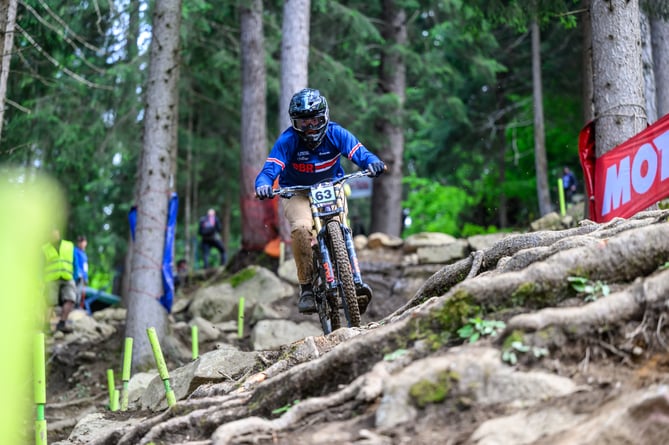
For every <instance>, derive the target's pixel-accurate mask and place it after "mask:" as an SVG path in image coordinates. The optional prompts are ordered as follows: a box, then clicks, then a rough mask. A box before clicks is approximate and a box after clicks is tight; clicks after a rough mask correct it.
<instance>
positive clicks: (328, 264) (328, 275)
mask: <svg viewBox="0 0 669 445" xmlns="http://www.w3.org/2000/svg"><path fill="white" fill-rule="evenodd" d="M318 247H319V248H320V250H321V259H322V260H323V264H321V266H323V269H325V281H326V283H327V287H328V288H330V289H331V288H333V287H336V283H335V278H334V271H333V270H332V259H330V252H328V248H327V246H326V245H325V239H324V237H320V238H319V239H318Z"/></svg>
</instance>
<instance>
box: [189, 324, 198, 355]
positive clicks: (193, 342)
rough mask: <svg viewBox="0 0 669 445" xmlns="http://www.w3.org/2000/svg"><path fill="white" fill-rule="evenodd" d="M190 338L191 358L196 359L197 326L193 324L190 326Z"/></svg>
mask: <svg viewBox="0 0 669 445" xmlns="http://www.w3.org/2000/svg"><path fill="white" fill-rule="evenodd" d="M190 340H191V349H192V352H193V360H197V358H198V357H199V356H200V351H199V343H198V340H197V326H196V325H193V326H191V327H190Z"/></svg>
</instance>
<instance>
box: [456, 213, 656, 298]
mask: <svg viewBox="0 0 669 445" xmlns="http://www.w3.org/2000/svg"><path fill="white" fill-rule="evenodd" d="M666 261H669V224H655V225H651V226H647V227H642V228H640V229H636V230H633V231H630V232H623V233H620V234H619V235H617V236H616V237H614V238H610V239H606V240H600V241H599V242H598V243H597V244H594V245H589V246H585V247H581V248H575V249H570V250H566V251H562V252H558V253H556V254H554V255H552V256H551V257H549V258H548V259H546V260H545V261H542V262H540V263H536V264H532V265H531V266H529V267H527V268H525V269H523V270H521V271H517V272H506V273H503V274H493V275H485V276H484V275H481V276H478V277H476V278H475V279H471V280H467V281H463V282H462V283H459V284H458V285H457V286H454V287H453V288H452V289H451V290H450V291H449V292H448V294H447V296H449V297H450V296H452V295H454V294H455V293H458V294H459V295H467V296H470V297H471V298H473V299H474V301H475V302H477V303H480V304H483V305H490V306H500V305H508V304H510V302H513V304H515V305H529V306H531V307H539V308H541V307H542V305H543V306H546V305H548V304H550V303H557V302H559V301H560V300H562V299H564V298H566V297H569V296H572V295H574V291H573V290H572V289H571V286H570V284H569V282H568V280H567V278H568V277H570V276H575V275H576V276H585V277H589V278H590V279H591V280H602V281H608V282H628V281H630V280H632V279H634V278H636V277H640V276H646V275H648V274H649V273H652V272H653V271H655V270H656V269H657V268H658V267H659V266H660V265H662V264H663V263H664V262H666ZM547 303H548V304H547Z"/></svg>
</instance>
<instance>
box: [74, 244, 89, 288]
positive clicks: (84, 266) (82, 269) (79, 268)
mask: <svg viewBox="0 0 669 445" xmlns="http://www.w3.org/2000/svg"><path fill="white" fill-rule="evenodd" d="M81 279H83V280H84V282H85V283H88V255H86V252H84V251H83V250H81V249H80V248H79V247H75V248H74V281H77V282H78V281H79V280H81Z"/></svg>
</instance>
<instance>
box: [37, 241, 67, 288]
mask: <svg viewBox="0 0 669 445" xmlns="http://www.w3.org/2000/svg"><path fill="white" fill-rule="evenodd" d="M42 251H44V256H45V257H46V266H45V268H44V280H45V281H56V280H71V279H73V277H74V264H72V262H73V261H74V244H72V242H70V241H65V240H63V241H61V242H60V252H59V251H57V250H56V248H55V247H53V244H51V243H47V244H45V245H43V246H42Z"/></svg>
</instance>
